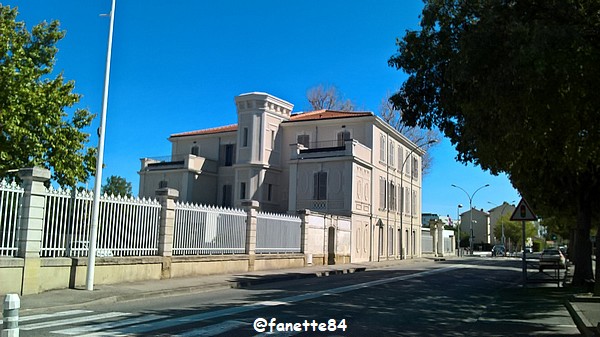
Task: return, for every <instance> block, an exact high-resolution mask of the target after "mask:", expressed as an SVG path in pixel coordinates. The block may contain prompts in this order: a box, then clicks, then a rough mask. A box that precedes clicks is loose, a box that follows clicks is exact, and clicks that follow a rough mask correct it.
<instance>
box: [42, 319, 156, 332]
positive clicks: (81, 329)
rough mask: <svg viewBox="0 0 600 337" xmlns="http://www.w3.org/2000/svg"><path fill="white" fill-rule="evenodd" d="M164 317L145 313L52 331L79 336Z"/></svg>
mask: <svg viewBox="0 0 600 337" xmlns="http://www.w3.org/2000/svg"><path fill="white" fill-rule="evenodd" d="M165 317H167V316H164V315H146V316H140V317H134V318H130V319H124V320H120V321H114V322H107V323H102V324H90V325H84V326H80V327H76V328H70V329H64V330H56V331H52V333H56V334H63V335H77V336H81V335H83V334H85V333H90V332H94V331H102V330H107V329H112V328H118V327H122V326H125V325H132V324H138V323H144V322H149V321H155V320H158V319H161V318H165Z"/></svg>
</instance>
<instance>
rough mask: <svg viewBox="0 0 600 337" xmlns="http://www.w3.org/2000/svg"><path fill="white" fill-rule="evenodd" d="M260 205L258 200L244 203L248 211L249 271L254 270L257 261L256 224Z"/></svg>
mask: <svg viewBox="0 0 600 337" xmlns="http://www.w3.org/2000/svg"><path fill="white" fill-rule="evenodd" d="M259 207H260V204H259V203H258V201H256V200H247V201H242V208H243V209H244V211H246V247H245V252H244V253H245V254H247V255H248V271H253V270H254V261H255V260H256V224H257V221H258V220H257V216H258V209H259Z"/></svg>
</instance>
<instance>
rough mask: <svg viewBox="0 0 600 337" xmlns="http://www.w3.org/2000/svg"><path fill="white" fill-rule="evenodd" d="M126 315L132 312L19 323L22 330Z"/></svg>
mask: <svg viewBox="0 0 600 337" xmlns="http://www.w3.org/2000/svg"><path fill="white" fill-rule="evenodd" d="M125 315H130V314H128V313H125V312H107V313H104V314H98V315H92V316H84V317H77V318H70V319H61V320H58V321H48V322H42V323H33V324H25V325H19V329H21V330H35V329H45V328H51V327H53V326H59V325H68V324H75V323H81V322H88V321H95V320H101V319H106V318H113V317H119V316H125Z"/></svg>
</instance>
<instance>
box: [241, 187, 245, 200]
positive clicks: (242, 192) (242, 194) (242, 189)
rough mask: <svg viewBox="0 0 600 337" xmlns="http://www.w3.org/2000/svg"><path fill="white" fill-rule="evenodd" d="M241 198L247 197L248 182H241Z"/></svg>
mask: <svg viewBox="0 0 600 337" xmlns="http://www.w3.org/2000/svg"><path fill="white" fill-rule="evenodd" d="M240 199H241V200H244V199H246V183H240Z"/></svg>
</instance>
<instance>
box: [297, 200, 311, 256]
mask: <svg viewBox="0 0 600 337" xmlns="http://www.w3.org/2000/svg"><path fill="white" fill-rule="evenodd" d="M298 216H299V217H300V221H302V223H301V224H300V251H301V252H302V253H304V265H305V266H308V265H312V263H313V262H312V254H311V253H308V217H309V216H310V210H308V209H304V210H301V211H298Z"/></svg>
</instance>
